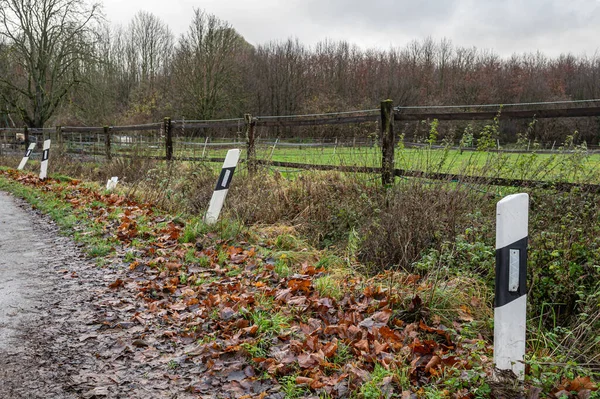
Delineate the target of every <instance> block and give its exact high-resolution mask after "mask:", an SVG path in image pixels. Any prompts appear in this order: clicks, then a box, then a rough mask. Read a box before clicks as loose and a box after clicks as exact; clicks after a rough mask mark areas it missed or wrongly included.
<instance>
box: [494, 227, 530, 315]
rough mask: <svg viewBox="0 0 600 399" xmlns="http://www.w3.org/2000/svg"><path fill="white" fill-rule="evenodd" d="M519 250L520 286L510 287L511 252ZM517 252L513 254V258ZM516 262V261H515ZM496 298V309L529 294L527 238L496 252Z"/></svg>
mask: <svg viewBox="0 0 600 399" xmlns="http://www.w3.org/2000/svg"><path fill="white" fill-rule="evenodd" d="M511 250H518V251H519V252H518V256H519V285H518V288H517V289H516V290H513V289H512V288H513V287H511V286H510V277H509V276H510V260H511V259H510V251H511ZM514 254H515V252H513V258H514V256H515V255H514ZM513 262H514V259H513ZM496 267H497V270H496V297H495V298H494V307H496V308H499V307H501V306H504V305H506V304H508V303H510V302H512V301H514V300H515V299H518V298H520V297H522V296H523V295H525V294H527V237H525V238H522V239H520V240H519V241H516V242H514V243H512V244H510V245H507V246H506V247H504V248H500V249H497V250H496Z"/></svg>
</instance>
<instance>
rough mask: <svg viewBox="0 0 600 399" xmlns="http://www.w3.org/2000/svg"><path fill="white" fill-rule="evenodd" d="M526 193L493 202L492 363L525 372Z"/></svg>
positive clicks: (520, 374) (519, 374) (527, 209)
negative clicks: (494, 233) (495, 203)
mask: <svg viewBox="0 0 600 399" xmlns="http://www.w3.org/2000/svg"><path fill="white" fill-rule="evenodd" d="M528 219H529V195H527V194H524V193H521V194H513V195H509V196H507V197H504V198H503V199H502V200H500V202H498V204H497V205H496V290H495V292H496V297H495V299H494V364H495V365H496V367H497V368H498V369H500V370H512V371H513V372H514V373H515V374H516V375H517V377H518V378H519V379H521V380H523V378H524V374H525V364H524V363H523V360H524V357H525V334H526V328H525V327H526V319H527V313H526V310H527V309H526V308H527V236H528V233H527V230H528V224H529V221H528Z"/></svg>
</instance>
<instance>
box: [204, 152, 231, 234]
mask: <svg viewBox="0 0 600 399" xmlns="http://www.w3.org/2000/svg"><path fill="white" fill-rule="evenodd" d="M239 159H240V150H239V149H234V150H229V151H227V156H226V157H225V162H223V169H221V174H220V175H219V180H218V181H217V187H215V191H214V193H213V195H212V198H211V199H210V205H209V206H208V211H206V215H205V216H204V222H205V223H207V224H215V223H216V222H217V220H218V219H219V214H220V213H221V209H222V208H223V203H224V202H225V197H226V196H227V191H229V185H230V184H231V179H232V177H233V172H234V171H235V167H236V166H237V163H238V161H239Z"/></svg>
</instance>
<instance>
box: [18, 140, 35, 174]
mask: <svg viewBox="0 0 600 399" xmlns="http://www.w3.org/2000/svg"><path fill="white" fill-rule="evenodd" d="M34 149H35V143H31V144H29V147H28V148H27V151H26V152H25V156H24V157H23V159H21V163H20V164H19V167H18V168H17V170H23V168H24V167H25V164H26V163H27V161H29V156H30V155H31V152H32V151H33V150H34Z"/></svg>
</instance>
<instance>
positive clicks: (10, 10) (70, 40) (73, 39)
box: [0, 0, 99, 127]
mask: <svg viewBox="0 0 600 399" xmlns="http://www.w3.org/2000/svg"><path fill="white" fill-rule="evenodd" d="M98 14H99V5H98V4H88V3H86V2H85V0H0V35H2V36H4V37H5V38H6V41H7V45H8V46H9V47H10V51H11V57H10V61H11V65H10V68H11V70H12V74H10V75H2V76H1V77H0V84H1V85H2V88H3V89H4V90H0V94H1V95H3V98H4V100H5V101H6V102H7V103H8V104H9V106H10V108H11V110H12V111H13V112H17V113H18V114H19V116H20V117H21V118H22V119H23V121H24V122H25V123H26V124H27V125H28V126H31V127H43V126H44V123H46V122H47V121H48V119H49V118H50V117H51V116H52V115H53V113H54V112H55V110H56V109H57V107H58V106H59V105H60V104H61V102H62V101H63V99H64V98H65V96H66V95H67V93H69V91H70V90H71V89H72V88H73V87H74V86H76V85H77V84H78V83H80V82H81V79H80V73H79V71H78V63H79V61H80V60H82V59H83V58H85V57H88V56H89V55H90V52H91V51H90V46H89V43H90V40H91V38H92V33H93V31H92V25H93V22H94V20H96V18H97V17H98ZM5 93H6V94H5Z"/></svg>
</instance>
